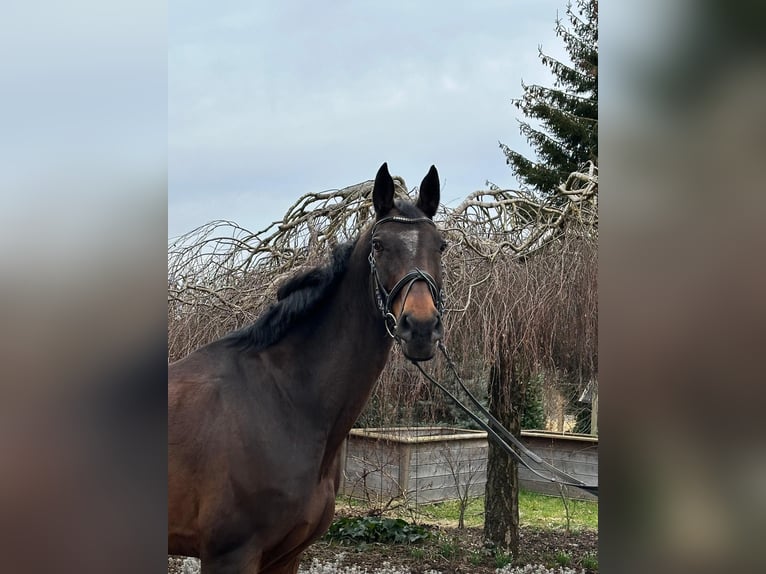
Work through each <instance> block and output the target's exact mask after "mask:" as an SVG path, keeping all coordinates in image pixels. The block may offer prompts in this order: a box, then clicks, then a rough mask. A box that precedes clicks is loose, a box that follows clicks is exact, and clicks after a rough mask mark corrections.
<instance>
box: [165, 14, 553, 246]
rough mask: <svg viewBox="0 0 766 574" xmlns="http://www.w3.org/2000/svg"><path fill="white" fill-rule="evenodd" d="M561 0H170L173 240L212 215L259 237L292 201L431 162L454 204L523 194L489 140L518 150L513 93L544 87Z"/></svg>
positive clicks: (410, 177) (410, 181)
mask: <svg viewBox="0 0 766 574" xmlns="http://www.w3.org/2000/svg"><path fill="white" fill-rule="evenodd" d="M565 8H566V1H565V0H526V1H522V0H515V1H514V0H508V1H499V0H497V1H495V0H481V1H477V2H444V1H443V0H442V1H422V0H421V1H417V2H415V1H402V0H395V1H389V2H385V3H382V2H363V1H361V0H357V1H354V2H351V1H333V2H321V3H320V2H298V1H297V0H283V1H280V2H252V1H251V0H231V1H227V2H209V1H201V0H184V1H183V2H182V1H181V0H171V1H170V4H169V36H168V43H169V45H168V54H169V55H168V66H169V70H168V73H169V76H168V78H169V79H168V97H169V112H168V122H169V126H168V154H169V156H168V167H169V174H168V184H169V192H168V202H169V203H168V214H169V215H168V219H169V220H168V234H169V236H170V237H173V236H176V235H179V234H181V233H184V232H186V231H190V230H191V229H193V228H195V227H197V226H199V225H202V224H204V223H206V222H208V221H211V220H214V219H230V220H234V221H236V222H237V223H239V224H240V225H242V226H244V227H246V228H248V229H251V230H253V231H258V230H260V229H262V228H263V227H265V226H266V225H268V224H269V223H270V222H272V221H274V220H277V219H281V217H282V215H283V213H284V212H285V211H286V209H287V207H289V206H290V205H291V204H292V203H294V202H295V200H296V199H297V198H298V197H300V196H301V195H302V194H304V193H307V192H310V191H324V190H327V189H336V188H341V187H345V186H348V185H352V184H355V183H358V182H361V181H364V180H367V179H372V178H373V177H374V176H375V172H376V171H377V169H378V167H379V166H380V164H381V163H383V162H384V161H387V162H388V165H389V168H390V170H391V173H392V174H398V175H401V176H403V177H404V178H405V181H406V182H407V185H408V187H409V188H410V189H411V188H412V187H414V186H416V185H418V184H419V183H420V180H421V179H422V178H423V176H424V175H425V174H426V172H427V170H428V168H429V167H430V165H431V164H435V165H436V167H437V168H438V170H439V175H440V179H441V182H442V186H443V190H442V201H443V202H445V203H449V204H452V205H454V204H455V203H457V202H459V201H460V199H462V198H463V197H465V196H466V195H467V194H469V193H471V192H473V191H475V190H477V189H483V188H485V187H486V186H485V181H486V180H490V181H492V182H494V183H496V184H498V185H500V186H502V187H517V184H516V182H515V180H514V179H513V177H512V174H511V171H510V168H509V167H508V166H507V165H506V164H505V158H504V156H503V154H502V152H501V151H500V149H499V148H498V141H502V142H503V143H505V144H508V145H509V146H511V147H512V148H513V149H517V150H519V151H522V152H525V153H526V152H527V151H528V150H529V147H528V145H527V143H526V140H524V139H523V138H522V137H521V136H520V135H519V131H518V122H517V119H518V118H520V117H521V115H520V112H519V110H517V109H516V108H515V107H514V106H513V105H512V104H511V102H510V100H511V98H514V97H519V96H520V95H521V93H522V88H521V81H522V80H524V82H525V83H543V84H545V85H551V84H552V77H551V75H550V72H549V70H548V69H546V68H545V67H544V66H543V65H542V63H541V62H540V60H539V58H538V53H537V51H538V46H542V48H543V51H544V52H546V53H547V54H549V55H552V56H554V57H557V58H559V59H566V52H565V50H564V47H563V45H562V42H561V40H560V39H559V38H557V37H556V35H555V33H554V26H555V19H556V14H557V11H558V13H559V15H560V16H561V17H562V18H564V19H565V20H566V17H565Z"/></svg>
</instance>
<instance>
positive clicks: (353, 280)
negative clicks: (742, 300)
mask: <svg viewBox="0 0 766 574" xmlns="http://www.w3.org/2000/svg"><path fill="white" fill-rule="evenodd" d="M373 205H374V208H375V221H374V222H372V223H371V225H370V226H368V227H367V228H366V229H365V231H363V232H362V233H361V234H360V236H359V237H358V238H357V239H356V240H355V241H353V242H351V243H348V244H343V245H341V246H339V247H338V248H336V249H335V251H334V252H333V254H332V258H331V261H330V262H329V263H327V264H325V265H323V266H321V267H317V268H315V269H312V270H311V271H308V272H304V273H300V274H298V275H296V276H295V277H293V278H291V279H290V280H288V281H287V283H286V284H284V285H283V286H282V287H281V288H280V289H279V292H278V293H277V302H276V303H275V304H274V305H272V306H271V307H270V308H269V309H268V310H267V311H266V312H265V313H264V314H263V315H262V316H261V317H260V318H259V319H258V320H257V321H256V322H255V323H254V324H253V325H251V326H249V327H246V328H244V329H242V330H240V331H237V332H234V333H231V334H229V335H227V336H225V337H223V338H222V339H219V340H217V341H214V342H213V343H210V344H208V345H206V346H204V347H202V348H200V349H198V350H196V351H195V352H193V353H192V354H190V355H189V356H187V357H186V358H184V359H182V360H180V361H177V362H175V363H172V364H171V365H170V366H169V368H168V552H169V553H171V554H182V555H186V556H198V557H200V558H201V559H202V570H203V572H204V573H205V574H222V573H240V572H248V573H266V572H268V573H295V572H297V570H298V564H299V561H300V556H301V552H302V551H303V550H304V549H305V548H306V547H307V546H308V545H309V544H310V543H311V542H313V541H314V540H315V539H316V538H318V537H319V536H321V535H322V534H323V533H324V532H325V531H326V530H327V528H328V527H329V525H330V523H331V521H332V519H333V514H334V510H335V495H336V492H337V489H338V486H339V478H340V476H339V473H340V461H339V451H340V447H341V444H342V442H343V440H344V438H345V437H346V435H347V434H348V432H349V430H350V429H351V427H352V425H353V424H354V422H355V421H356V419H357V417H358V416H359V414H360V412H361V411H362V408H363V407H364V405H365V403H366V402H367V399H368V398H369V396H370V394H371V392H372V389H373V386H374V384H375V381H376V380H377V378H378V376H379V375H380V372H381V371H382V370H383V367H384V366H385V364H386V361H387V360H388V356H389V352H390V350H391V346H392V342H393V341H394V340H397V341H398V342H399V344H400V345H401V348H402V351H403V353H404V354H405V356H407V357H408V358H409V359H411V360H414V361H426V360H428V359H430V358H431V357H432V356H433V355H434V352H435V349H436V345H437V343H438V341H439V340H440V339H441V337H442V334H443V328H442V323H441V314H442V308H441V300H442V298H441V285H442V273H441V251H442V250H443V249H444V240H443V239H442V236H441V234H440V232H439V231H438V230H437V229H436V226H435V225H434V224H433V216H434V214H435V213H436V210H437V207H438V205H439V176H438V173H437V171H436V168H435V167H433V166H431V169H430V170H429V172H428V174H427V175H426V176H425V178H424V179H423V182H422V184H421V186H420V191H419V196H418V199H417V202H416V203H410V202H408V201H403V200H400V199H396V200H394V182H393V179H392V178H391V175H390V174H389V172H388V166H387V165H386V164H383V165H382V166H381V168H380V170H379V171H378V174H377V176H376V178H375V184H374V187H373Z"/></svg>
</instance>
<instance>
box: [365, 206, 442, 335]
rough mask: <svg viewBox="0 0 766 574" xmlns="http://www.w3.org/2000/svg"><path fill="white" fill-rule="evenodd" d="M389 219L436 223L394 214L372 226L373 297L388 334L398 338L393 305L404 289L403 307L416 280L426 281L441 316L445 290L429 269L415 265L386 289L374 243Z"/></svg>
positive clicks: (421, 218)
mask: <svg viewBox="0 0 766 574" xmlns="http://www.w3.org/2000/svg"><path fill="white" fill-rule="evenodd" d="M389 221H393V222H396V223H428V224H430V225H433V226H434V227H435V226H436V224H435V223H434V222H433V221H432V220H431V219H429V218H428V217H418V218H414V219H411V218H408V217H400V216H398V215H392V216H390V217H384V218H383V219H379V220H378V221H376V222H375V225H373V227H372V232H371V234H370V256H369V258H368V259H369V261H370V276H371V281H370V284H371V286H372V291H373V299H374V301H375V304H376V305H377V307H378V310H379V311H380V314H381V315H382V316H383V320H384V321H385V325H386V331H388V334H389V335H390V336H391V338H393V339H398V337H397V334H396V316H395V315H394V313H393V311H392V309H391V307H392V305H393V304H394V300H395V299H396V297H397V296H398V295H399V293H400V292H401V291H402V290H404V299H403V300H402V308H404V302H405V301H406V300H407V296H408V295H409V293H410V289H412V285H413V284H414V283H415V282H416V281H423V282H425V284H426V285H428V291H429V292H430V293H431V298H432V299H433V301H434V305H435V306H436V311H437V313H438V314H439V317H441V316H442V313H443V312H444V292H443V290H442V288H441V287H439V285H437V284H436V280H435V279H434V278H433V277H432V276H431V275H430V274H429V273H428V272H427V271H424V270H423V269H420V268H419V267H415V269H412V270H410V271H408V272H407V273H405V274H404V275H403V276H402V278H401V279H399V281H397V282H396V284H395V285H394V286H393V287H391V290H390V291H388V290H387V289H386V287H385V286H384V285H383V283H382V282H381V280H380V275H379V274H378V266H377V264H376V263H375V250H374V248H373V243H374V241H375V232H376V231H377V229H378V226H379V225H381V224H383V223H388V222H389Z"/></svg>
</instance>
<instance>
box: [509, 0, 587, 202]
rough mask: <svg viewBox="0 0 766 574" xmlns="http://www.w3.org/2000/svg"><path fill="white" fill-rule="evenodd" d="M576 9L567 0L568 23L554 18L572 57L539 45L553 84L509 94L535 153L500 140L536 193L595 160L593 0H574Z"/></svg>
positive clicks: (518, 173) (546, 190)
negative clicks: (548, 51)
mask: <svg viewBox="0 0 766 574" xmlns="http://www.w3.org/2000/svg"><path fill="white" fill-rule="evenodd" d="M576 2H577V11H576V12H575V10H574V9H573V6H572V4H571V3H569V4H567V10H566V15H567V17H568V20H569V23H570V27H567V26H565V25H564V23H563V22H562V21H561V19H560V18H558V17H557V18H556V35H557V36H559V37H560V38H561V39H562V40H563V42H564V45H565V48H566V51H567V53H568V54H569V59H570V60H571V63H564V62H560V61H558V60H556V59H555V58H552V57H550V56H548V55H546V54H545V53H543V51H542V49H539V53H540V60H541V61H542V63H543V64H544V65H545V66H547V67H549V68H550V69H551V71H552V72H553V75H554V76H555V81H554V86H553V87H552V88H548V87H544V86H539V85H526V84H524V82H523V81H522V83H521V85H522V89H523V91H524V94H523V96H522V97H521V98H518V99H514V100H512V102H513V104H514V105H515V106H516V107H517V108H518V109H520V110H521V111H522V112H523V114H524V116H525V117H526V118H529V119H530V120H535V123H536V124H539V125H538V126H535V125H533V124H532V123H530V122H529V121H521V120H520V121H519V131H520V132H521V134H522V135H523V136H524V137H526V139H527V141H528V142H529V143H530V145H531V147H532V149H533V150H534V152H535V155H536V156H537V159H534V160H533V159H528V158H526V157H524V156H523V155H522V154H520V153H519V152H517V151H514V150H512V149H510V148H509V147H508V146H507V145H505V144H503V143H501V144H500V148H501V149H502V150H503V153H504V154H505V156H506V162H507V163H508V165H510V166H511V169H512V170H513V173H514V175H515V176H516V177H517V178H518V180H519V182H520V183H521V186H522V188H524V189H527V190H531V191H533V192H536V193H537V194H540V195H541V196H552V195H555V190H556V188H557V187H558V185H559V184H560V183H562V182H564V181H566V179H567V177H568V176H569V174H570V173H572V172H574V171H578V170H579V169H580V168H581V167H582V165H583V164H584V163H585V162H587V161H588V160H590V161H593V162H594V163H595V164H598V0H576Z"/></svg>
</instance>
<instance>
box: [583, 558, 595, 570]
mask: <svg viewBox="0 0 766 574" xmlns="http://www.w3.org/2000/svg"><path fill="white" fill-rule="evenodd" d="M582 567H583V568H587V569H588V570H598V556H594V555H593V554H588V555H587V556H585V557H584V558H583V559H582Z"/></svg>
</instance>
